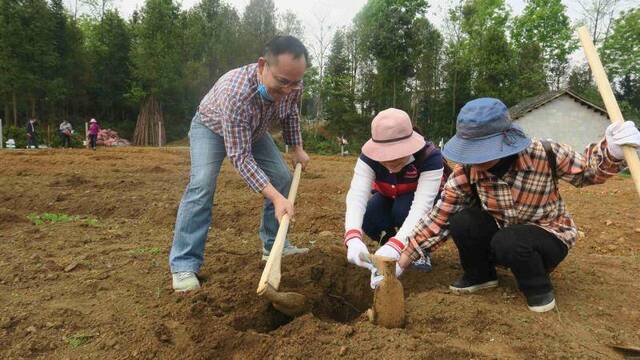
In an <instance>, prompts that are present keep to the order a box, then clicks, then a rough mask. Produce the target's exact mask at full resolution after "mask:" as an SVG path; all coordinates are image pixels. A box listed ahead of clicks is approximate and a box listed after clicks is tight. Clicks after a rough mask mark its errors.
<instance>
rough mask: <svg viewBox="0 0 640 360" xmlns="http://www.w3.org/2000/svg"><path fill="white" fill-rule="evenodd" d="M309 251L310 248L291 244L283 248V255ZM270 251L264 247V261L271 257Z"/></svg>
mask: <svg viewBox="0 0 640 360" xmlns="http://www.w3.org/2000/svg"><path fill="white" fill-rule="evenodd" d="M308 252H309V249H308V248H299V247H297V246H295V245H289V246H287V247H285V248H284V249H283V250H282V256H287V255H296V254H306V253H308ZM269 253H270V251H267V249H265V248H262V261H267V259H269Z"/></svg>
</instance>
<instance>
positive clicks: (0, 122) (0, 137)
mask: <svg viewBox="0 0 640 360" xmlns="http://www.w3.org/2000/svg"><path fill="white" fill-rule="evenodd" d="M3 146H4V138H3V137H2V119H0V149H2V147H3Z"/></svg>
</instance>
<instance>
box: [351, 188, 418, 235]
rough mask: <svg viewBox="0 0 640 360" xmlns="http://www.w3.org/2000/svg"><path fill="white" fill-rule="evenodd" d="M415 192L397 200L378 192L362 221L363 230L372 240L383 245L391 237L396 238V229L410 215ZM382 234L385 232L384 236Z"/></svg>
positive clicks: (372, 198) (370, 201)
mask: <svg viewBox="0 0 640 360" xmlns="http://www.w3.org/2000/svg"><path fill="white" fill-rule="evenodd" d="M413 195H414V193H413V192H410V193H406V194H402V195H400V196H397V197H396V198H395V199H392V198H388V197H385V196H382V194H380V193H379V192H376V193H374V194H373V196H371V198H370V199H369V202H368V203H367V210H366V211H365V213H364V219H363V220H362V230H363V231H364V233H365V234H367V236H369V237H370V238H371V239H372V240H375V241H377V242H379V243H380V245H383V244H384V243H386V242H387V240H389V238H390V237H392V236H395V234H396V228H399V227H401V226H402V224H403V223H404V220H405V219H406V218H407V216H408V215H409V210H410V209H411V203H412V202H413ZM382 232H385V235H384V236H381V235H382Z"/></svg>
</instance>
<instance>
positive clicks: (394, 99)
mask: <svg viewBox="0 0 640 360" xmlns="http://www.w3.org/2000/svg"><path fill="white" fill-rule="evenodd" d="M393 107H396V72H395V71H394V72H393Z"/></svg>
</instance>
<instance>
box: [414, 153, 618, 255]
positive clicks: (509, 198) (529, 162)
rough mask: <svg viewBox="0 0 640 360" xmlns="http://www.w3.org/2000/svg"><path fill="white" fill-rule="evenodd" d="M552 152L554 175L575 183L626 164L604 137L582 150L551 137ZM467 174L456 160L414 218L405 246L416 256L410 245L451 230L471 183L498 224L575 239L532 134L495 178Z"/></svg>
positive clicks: (467, 202)
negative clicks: (438, 191) (430, 202)
mask: <svg viewBox="0 0 640 360" xmlns="http://www.w3.org/2000/svg"><path fill="white" fill-rule="evenodd" d="M550 143H551V147H552V149H553V152H554V153H555V154H556V164H557V167H556V173H557V176H558V177H559V178H560V179H562V180H565V181H567V182H569V183H571V184H572V185H574V186H576V187H582V186H586V185H593V184H601V183H603V182H604V181H605V180H606V179H607V178H609V177H611V176H613V175H615V174H616V173H618V172H619V171H620V170H622V168H623V166H624V161H617V160H615V159H614V158H613V157H612V156H611V155H609V151H608V150H607V144H606V140H602V141H600V142H599V143H598V144H591V145H590V146H588V147H587V149H586V150H585V154H584V155H581V154H579V153H578V152H575V151H573V150H572V149H571V148H570V147H569V146H568V145H561V144H558V143H554V142H550ZM470 178H471V179H470V180H468V179H467V176H466V175H465V173H464V168H463V166H462V165H456V167H455V168H454V170H453V173H452V174H451V176H450V177H449V180H448V181H447V183H446V184H445V187H444V190H443V192H442V196H441V198H440V200H439V201H438V203H437V204H436V205H435V206H434V207H433V209H432V211H431V212H430V213H429V214H428V215H426V216H424V217H423V218H422V219H420V220H419V221H418V223H417V224H416V226H415V228H414V229H413V232H412V234H411V235H410V237H409V239H410V241H409V244H408V245H407V247H406V248H405V249H404V252H405V253H406V254H407V255H409V256H410V257H411V258H412V259H414V260H416V259H418V258H419V257H420V255H419V251H418V250H416V248H415V247H414V245H418V246H420V247H421V248H422V249H424V250H433V249H435V248H436V247H437V246H438V245H439V244H441V242H442V241H444V240H446V239H447V237H448V235H449V230H448V225H449V216H450V215H452V214H455V213H456V212H458V211H460V210H461V209H463V208H465V207H469V206H471V205H472V203H473V202H475V199H474V196H473V195H472V190H471V186H470V184H469V181H470V182H471V183H474V184H475V186H476V189H477V191H478V196H479V198H480V200H481V203H482V204H481V205H482V208H483V209H484V210H486V211H487V212H489V214H491V215H492V216H493V217H494V218H495V219H496V222H497V223H498V226H499V227H506V226H509V225H513V224H532V225H537V226H540V227H542V228H543V229H545V230H547V231H549V232H551V233H553V234H554V235H556V236H557V237H558V239H560V240H562V242H564V243H565V244H566V245H567V247H568V248H571V247H572V246H573V244H575V242H576V238H577V234H578V231H577V229H576V224H575V223H574V222H573V219H572V218H571V215H570V214H569V213H568V212H567V210H566V208H565V205H564V201H563V200H562V197H560V193H559V192H558V189H557V188H556V186H555V183H554V181H553V178H552V174H551V169H550V168H549V163H548V161H547V159H546V154H545V151H544V148H543V146H542V143H541V142H540V141H538V140H534V141H533V142H532V143H531V145H530V146H529V147H528V148H527V149H526V150H524V151H522V152H521V153H520V154H518V158H517V160H516V163H515V165H514V166H513V167H512V168H511V169H510V170H509V171H507V173H506V174H504V176H502V177H501V178H497V177H495V176H494V175H492V174H491V173H489V172H487V171H479V170H477V169H476V168H475V167H472V168H471V172H470Z"/></svg>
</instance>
